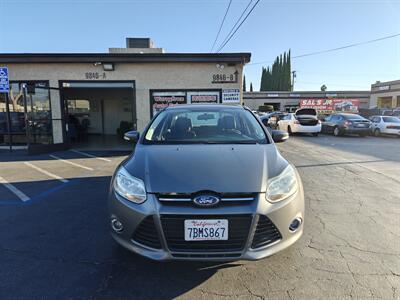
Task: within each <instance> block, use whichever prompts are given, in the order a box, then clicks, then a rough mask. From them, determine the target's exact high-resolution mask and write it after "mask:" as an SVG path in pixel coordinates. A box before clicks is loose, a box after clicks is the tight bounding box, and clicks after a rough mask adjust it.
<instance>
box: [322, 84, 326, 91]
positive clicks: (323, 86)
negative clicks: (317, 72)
mask: <svg viewBox="0 0 400 300" xmlns="http://www.w3.org/2000/svg"><path fill="white" fill-rule="evenodd" d="M326 89H327V87H326V85H325V84H323V85H321V91H323V92H325V91H326Z"/></svg>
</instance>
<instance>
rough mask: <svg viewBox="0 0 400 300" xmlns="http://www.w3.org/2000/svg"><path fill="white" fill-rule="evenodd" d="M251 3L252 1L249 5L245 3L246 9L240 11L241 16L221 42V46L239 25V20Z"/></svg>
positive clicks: (251, 0)
mask: <svg viewBox="0 0 400 300" xmlns="http://www.w3.org/2000/svg"><path fill="white" fill-rule="evenodd" d="M251 2H253V0H250V1H249V3H247V6H246V8H245V9H244V10H243V11H242V14H241V15H240V17H239V18H238V19H237V20H236V23H235V25H233V27H232V28H231V30H230V31H229V33H228V34H227V35H226V37H225V39H224V40H223V41H222V43H221V45H222V44H223V43H225V41H226V39H227V38H228V36H230V34H231V33H232V32H233V30H234V29H235V27H236V25H237V24H239V22H240V20H241V19H242V17H243V15H244V13H245V12H246V11H247V9H248V8H249V6H250V4H251Z"/></svg>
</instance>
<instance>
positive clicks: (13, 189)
mask: <svg viewBox="0 0 400 300" xmlns="http://www.w3.org/2000/svg"><path fill="white" fill-rule="evenodd" d="M0 183H2V184H3V185H4V186H5V187H6V188H8V189H9V190H10V191H11V192H13V193H14V194H15V195H16V196H17V197H18V198H19V199H21V200H22V201H24V202H25V201H28V200H30V198H29V197H28V196H27V195H25V194H24V193H23V192H21V191H20V190H19V189H17V188H16V187H15V186H13V185H12V184H11V183H9V182H7V180H5V179H4V178H3V177H1V176H0Z"/></svg>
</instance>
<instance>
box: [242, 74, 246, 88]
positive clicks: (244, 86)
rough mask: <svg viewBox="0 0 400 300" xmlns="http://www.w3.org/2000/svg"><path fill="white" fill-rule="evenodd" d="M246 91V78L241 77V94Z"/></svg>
mask: <svg viewBox="0 0 400 300" xmlns="http://www.w3.org/2000/svg"><path fill="white" fill-rule="evenodd" d="M245 91H246V76H245V75H243V92H245Z"/></svg>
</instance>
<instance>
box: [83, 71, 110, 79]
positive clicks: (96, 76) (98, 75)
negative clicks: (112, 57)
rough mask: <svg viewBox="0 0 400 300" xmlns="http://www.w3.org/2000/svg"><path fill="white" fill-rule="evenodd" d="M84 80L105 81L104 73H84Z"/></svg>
mask: <svg viewBox="0 0 400 300" xmlns="http://www.w3.org/2000/svg"><path fill="white" fill-rule="evenodd" d="M85 78H86V79H106V78H107V76H106V73H105V72H103V73H99V72H86V73H85Z"/></svg>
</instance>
